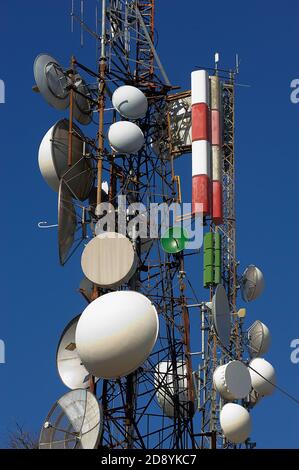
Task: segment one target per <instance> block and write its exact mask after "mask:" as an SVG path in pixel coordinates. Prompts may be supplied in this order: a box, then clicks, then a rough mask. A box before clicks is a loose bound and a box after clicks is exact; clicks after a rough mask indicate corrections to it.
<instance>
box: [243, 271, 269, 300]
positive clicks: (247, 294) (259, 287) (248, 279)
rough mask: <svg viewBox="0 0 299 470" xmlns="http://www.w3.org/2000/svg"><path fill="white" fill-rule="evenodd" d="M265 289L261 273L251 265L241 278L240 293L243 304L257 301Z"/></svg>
mask: <svg viewBox="0 0 299 470" xmlns="http://www.w3.org/2000/svg"><path fill="white" fill-rule="evenodd" d="M264 288H265V282H264V276H263V273H262V271H261V270H260V269H259V268H257V267H256V266H254V265H253V264H252V265H250V266H248V267H247V268H246V269H245V271H244V273H243V276H242V281H241V292H242V297H243V299H244V300H245V302H251V301H252V300H255V299H257V298H258V297H259V296H260V295H261V294H262V292H263V290H264Z"/></svg>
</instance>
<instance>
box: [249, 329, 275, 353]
mask: <svg viewBox="0 0 299 470" xmlns="http://www.w3.org/2000/svg"><path fill="white" fill-rule="evenodd" d="M247 337H248V347H249V351H250V356H251V357H257V356H264V355H265V354H266V353H267V352H268V350H269V347H270V343H271V334H270V331H269V328H268V327H267V326H266V325H265V324H264V323H262V322H261V321H260V320H256V321H255V322H254V323H253V324H252V325H251V326H250V327H249V328H248V331H247Z"/></svg>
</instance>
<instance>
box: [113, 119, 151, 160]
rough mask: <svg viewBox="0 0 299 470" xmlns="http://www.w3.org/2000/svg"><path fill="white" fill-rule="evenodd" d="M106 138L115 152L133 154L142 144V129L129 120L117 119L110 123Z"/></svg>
mask: <svg viewBox="0 0 299 470" xmlns="http://www.w3.org/2000/svg"><path fill="white" fill-rule="evenodd" d="M108 140H109V143H110V146H111V148H112V150H114V151H115V152H116V153H126V154H130V153H132V154H135V153H138V152H139V150H140V149H141V148H142V146H143V145H144V135H143V132H142V130H141V129H140V127H138V126H137V125H136V124H134V123H133V122H129V121H118V122H115V123H114V124H112V125H111V126H110V128H109V131H108Z"/></svg>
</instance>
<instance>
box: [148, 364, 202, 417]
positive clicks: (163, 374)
mask: <svg viewBox="0 0 299 470" xmlns="http://www.w3.org/2000/svg"><path fill="white" fill-rule="evenodd" d="M177 376H178V380H177V382H178V400H179V404H180V405H181V407H180V415H181V416H184V417H187V416H188V408H187V406H188V381H187V367H186V365H185V364H184V363H183V362H182V361H178V362H177ZM155 387H156V388H157V393H156V397H157V400H158V403H159V405H160V407H161V408H162V409H163V411H164V413H165V414H166V416H168V417H169V418H174V414H175V405H174V388H175V387H174V373H173V367H172V363H171V361H163V362H160V363H159V364H157V366H156V371H155ZM193 388H194V398H195V393H196V392H195V387H193Z"/></svg>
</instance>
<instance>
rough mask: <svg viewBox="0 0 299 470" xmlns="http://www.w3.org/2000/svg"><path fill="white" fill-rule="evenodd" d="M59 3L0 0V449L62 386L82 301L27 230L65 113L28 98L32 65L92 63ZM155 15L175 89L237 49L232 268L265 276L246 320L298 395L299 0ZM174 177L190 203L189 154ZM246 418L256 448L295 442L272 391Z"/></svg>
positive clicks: (294, 428)
mask: <svg viewBox="0 0 299 470" xmlns="http://www.w3.org/2000/svg"><path fill="white" fill-rule="evenodd" d="M86 3H88V2H86ZM91 3H93V2H91ZM225 4H229V6H228V7H225ZM69 7H70V1H67V0H59V1H58V0H51V1H50V0H43V2H40V1H38V0H28V1H26V2H20V1H17V0H9V1H8V0H6V1H3V2H1V9H0V79H2V80H4V81H5V84H6V104H4V105H1V104H0V135H1V140H0V154H1V161H2V170H1V175H2V179H1V187H0V189H1V200H2V208H1V226H2V228H1V238H2V243H1V246H2V253H1V286H2V307H1V315H0V338H1V339H3V340H4V341H5V344H6V364H4V365H1V364H0V384H1V390H0V444H1V446H4V445H5V434H6V432H7V429H8V428H11V427H13V424H14V421H19V422H20V423H23V424H24V425H25V427H26V428H28V429H31V430H37V431H39V429H40V426H41V423H42V420H43V419H44V417H45V415H46V414H47V412H48V410H49V409H50V407H51V406H52V403H54V401H55V400H56V399H57V398H58V397H59V396H60V395H61V394H63V393H64V392H65V391H66V389H65V388H64V386H63V385H62V383H61V382H60V380H59V377H58V375H57V372H56V365H55V352H56V346H57V342H58V338H59V335H60V333H61V331H62V329H63V328H64V326H65V324H66V323H67V322H68V321H69V320H70V319H71V318H73V317H74V316H75V315H77V314H78V313H80V311H81V309H82V307H83V306H84V305H85V303H84V301H83V300H82V299H81V296H80V294H78V293H77V292H76V288H77V286H78V285H79V282H80V280H81V277H82V273H81V268H80V262H79V260H80V257H79V254H78V255H77V256H75V257H74V258H73V259H72V260H71V261H70V262H69V263H68V264H67V265H66V266H65V268H61V267H60V266H59V265H58V256H57V233H56V230H55V229H53V230H48V231H41V230H38V228H37V223H38V221H40V220H48V221H49V222H52V223H56V220H57V214H56V204H57V203H56V194H55V193H54V192H52V191H51V190H50V189H48V187H47V186H46V185H45V184H44V181H43V180H42V178H41V176H40V173H39V170H38V165H37V152H38V146H39V144H40V141H41V139H42V137H43V135H44V133H45V132H46V131H47V130H48V128H50V127H51V126H52V124H53V123H54V122H55V121H56V120H57V119H59V118H60V117H64V114H63V113H62V114H60V113H58V112H57V111H55V110H53V109H51V108H50V107H49V106H47V105H46V103H45V102H44V101H43V100H42V98H41V97H40V96H38V95H36V94H33V93H32V91H31V87H32V85H33V83H34V79H33V73H32V64H33V61H34V58H35V56H36V55H37V54H38V53H39V52H50V53H52V54H53V56H54V57H56V58H58V59H59V60H60V61H61V62H62V63H63V64H67V63H68V61H69V58H70V55H71V53H75V54H76V55H77V58H78V60H79V61H81V62H84V63H86V64H87V65H89V66H91V67H94V63H95V62H94V61H95V48H94V44H93V42H90V41H88V40H86V47H85V48H84V49H82V50H80V48H79V33H78V31H77V33H76V34H74V35H71V34H70V21H69V18H68V13H69ZM156 13H157V15H156V27H157V30H158V32H159V42H158V51H159V53H160V57H161V59H162V62H163V64H164V66H165V68H166V70H167V72H168V75H169V77H170V79H171V81H172V83H173V84H176V85H179V86H181V87H182V89H186V88H189V86H190V85H189V80H190V72H191V71H192V69H193V68H194V67H195V66H196V65H206V66H211V65H212V64H213V55H214V52H215V51H219V52H220V54H221V65H222V66H223V67H227V66H233V62H234V54H235V53H236V52H238V53H239V55H240V58H241V73H240V76H239V78H238V82H239V83H242V84H248V85H250V87H238V88H237V94H236V106H237V108H236V161H237V163H236V170H237V194H236V197H237V227H238V235H237V236H238V240H237V241H238V258H239V260H240V263H241V267H242V268H244V267H245V266H246V265H247V264H250V263H254V264H257V265H258V266H259V267H261V268H262V269H263V271H264V274H265V280H266V290H265V292H264V294H263V296H262V297H261V298H260V299H258V300H257V301H256V302H254V303H252V304H251V305H250V306H248V324H250V323H251V322H253V321H254V320H255V319H261V320H262V321H264V322H265V323H266V324H267V325H268V326H269V327H270V330H271V333H272V339H273V342H272V347H271V349H270V351H269V353H268V355H267V359H268V360H269V361H270V362H271V363H273V365H274V366H275V368H276V370H277V376H278V384H279V385H281V386H282V387H284V388H286V389H288V390H289V391H290V392H291V393H292V394H293V395H295V396H297V397H298V396H299V387H298V376H299V364H298V365H293V364H292V363H291V361H290V352H291V350H290V342H291V340H292V339H293V338H298V337H299V320H298V318H299V316H298V299H297V296H298V260H299V257H298V235H297V233H298V169H299V165H298V150H299V149H298V147H299V145H298V130H297V129H298V125H299V124H298V115H299V104H298V105H294V104H292V103H291V101H290V98H289V95H290V82H291V80H292V79H294V78H299V61H298V55H297V47H296V45H297V42H298V23H297V21H298V13H299V6H298V2H297V1H296V0H285V1H284V2H281V1H277V0H274V1H271V2H270V1H266V2H261V1H258V0H251V1H250V2H240V1H237V0H234V1H230V2H226V3H225V2H223V1H221V0H214V1H213V2H212V3H211V2H210V3H209V2H203V1H200V0H186V1H184V2H182V1H179V0H172V1H170V0H157V8H156ZM91 15H93V10H92V12H91ZM92 21H94V18H93V20H92ZM177 172H178V173H180V174H181V176H182V178H183V180H184V178H185V179H186V181H188V184H187V183H186V184H185V185H184V186H183V188H184V193H183V196H184V199H185V200H189V198H190V191H189V187H190V184H189V182H190V174H191V161H190V158H189V157H188V156H184V157H183V158H182V160H181V161H180V162H178V165H177ZM191 274H194V276H195V275H196V272H195V271H194V273H191ZM193 284H195V285H196V282H195V278H194V282H193ZM199 284H201V278H200V279H199ZM199 292H200V290H199ZM241 305H242V303H240V306H241ZM252 417H253V434H252V439H253V440H256V441H257V443H258V446H259V447H298V443H299V442H298V440H299V437H298V418H299V408H298V405H296V404H295V403H293V402H291V401H290V400H289V399H288V398H286V397H284V396H283V395H281V394H280V392H276V393H275V394H274V395H273V396H272V397H270V398H267V399H264V400H263V401H262V402H261V403H260V404H259V405H258V406H257V407H256V409H255V410H254V411H253V413H252Z"/></svg>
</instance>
